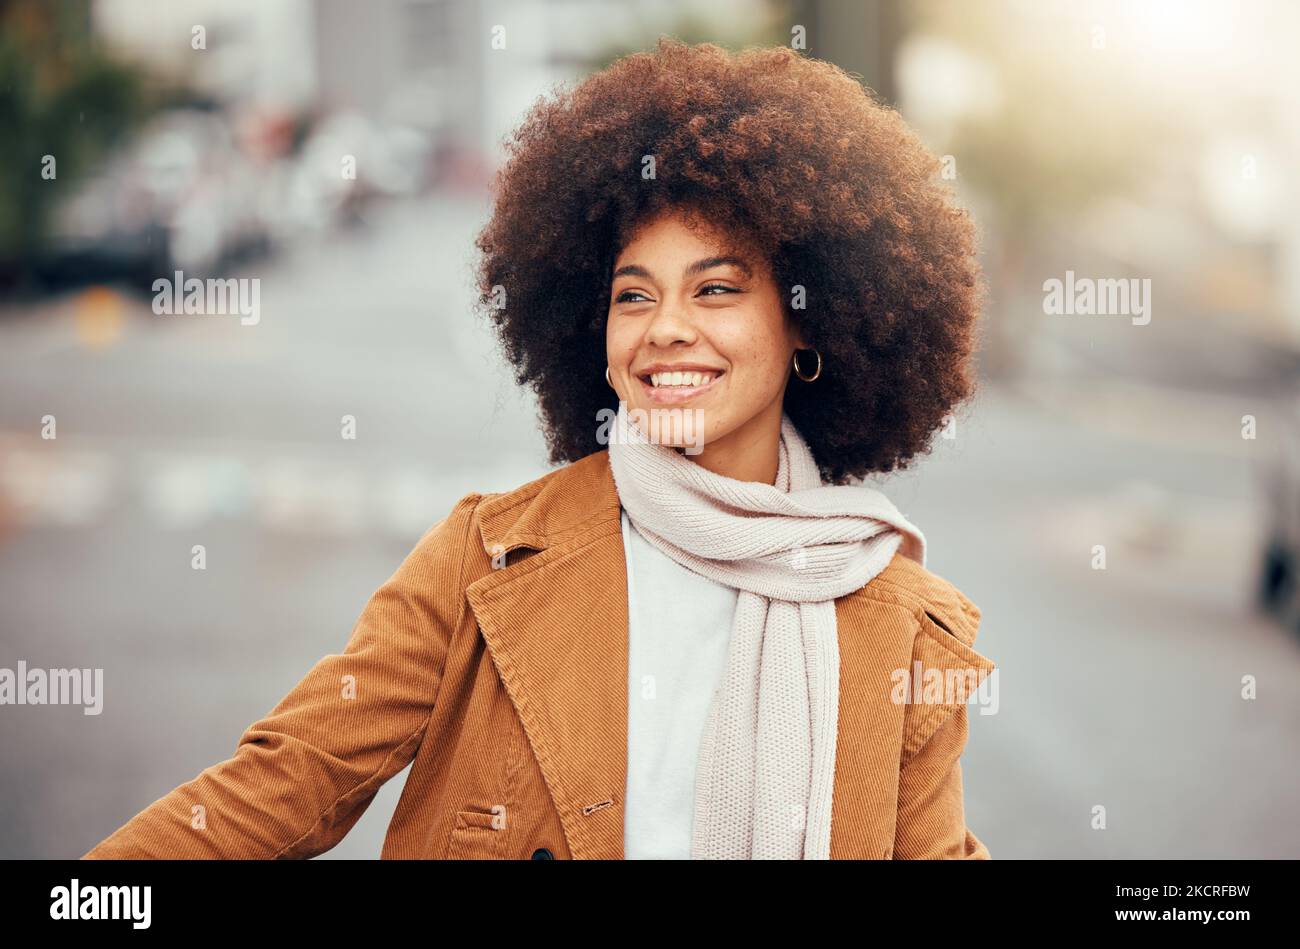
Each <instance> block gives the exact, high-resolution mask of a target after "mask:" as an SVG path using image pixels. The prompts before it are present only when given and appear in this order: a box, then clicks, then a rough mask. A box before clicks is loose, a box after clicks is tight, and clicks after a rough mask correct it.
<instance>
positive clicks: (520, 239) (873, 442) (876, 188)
mask: <svg viewBox="0 0 1300 949" xmlns="http://www.w3.org/2000/svg"><path fill="white" fill-rule="evenodd" d="M506 150H507V156H508V157H507V161H506V163H505V165H504V166H503V167H502V168H501V170H500V171H499V172H498V174H497V177H496V181H495V191H496V199H495V207H494V211H493V215H492V218H491V220H490V221H489V222H488V224H487V225H486V226H485V227H484V229H483V230H482V231H481V232H480V234H479V236H478V238H477V240H476V242H475V246H476V247H477V248H478V249H479V251H480V252H481V255H482V256H481V258H480V261H479V264H478V269H477V274H476V279H477V284H478V291H479V300H478V303H479V305H480V306H481V308H482V309H483V311H484V312H485V313H486V314H487V315H488V317H489V318H490V320H491V321H492V323H494V324H495V328H496V330H497V332H498V334H499V336H500V339H501V343H502V347H503V350H504V352H505V355H506V357H507V358H508V360H509V361H510V363H511V364H512V366H513V368H514V372H515V378H516V381H517V382H518V383H519V384H520V385H527V386H530V387H531V388H532V389H533V390H534V391H535V392H536V394H537V396H538V400H539V407H540V412H541V417H542V426H543V431H544V434H545V436H546V440H547V444H548V447H549V450H550V460H551V463H552V464H562V463H566V462H571V461H576V460H577V459H579V458H581V457H583V456H585V455H588V454H590V453H592V452H594V451H598V450H600V449H601V448H602V447H603V446H602V445H601V444H600V443H599V442H598V441H597V424H596V420H597V412H598V411H599V410H601V409H612V408H615V407H617V404H618V395H617V393H615V392H614V391H613V390H612V389H610V387H609V386H608V385H606V383H605V378H604V368H605V363H606V358H605V339H604V336H605V320H606V318H607V316H608V306H609V299H608V298H609V292H610V282H611V273H612V269H613V263H614V260H615V258H616V257H617V255H618V252H619V250H620V249H621V248H622V247H623V246H624V243H625V241H626V240H627V239H628V237H629V235H630V234H631V233H633V231H634V230H635V228H636V226H637V224H638V222H640V221H642V220H645V219H647V218H648V217H650V216H651V215H653V214H654V213H656V212H657V211H659V210H662V209H665V208H669V209H689V210H693V211H696V212H702V213H703V214H704V215H705V217H706V218H707V220H708V221H709V222H710V223H711V224H712V225H714V226H716V227H718V228H720V229H721V231H722V233H724V234H727V235H734V236H735V237H736V238H737V240H741V239H743V240H744V242H745V243H746V244H747V245H748V246H752V247H757V248H759V249H760V250H761V252H762V253H765V254H766V255H767V259H768V260H769V261H770V262H771V265H772V273H773V275H774V277H775V279H776V281H777V285H778V287H780V288H781V289H782V291H783V297H785V299H786V303H785V306H786V310H787V314H788V315H789V316H791V317H792V318H794V319H795V320H796V321H797V325H798V326H799V327H800V329H801V330H802V331H803V333H804V338H805V340H806V341H807V343H808V345H809V346H814V347H816V348H817V349H818V351H819V352H820V353H821V356H822V360H823V371H822V374H821V376H820V378H818V379H817V380H816V381H815V382H813V383H803V382H798V381H793V382H791V384H790V385H789V386H787V388H786V394H785V403H784V408H785V411H786V412H787V414H788V415H789V416H790V418H791V420H792V421H793V422H794V423H795V425H796V427H797V428H798V429H799V431H800V433H801V434H802V435H803V437H804V438H805V439H806V441H807V442H808V445H809V447H810V449H811V450H812V453H813V457H814V458H815V459H816V460H817V464H818V467H819V468H820V470H821V473H822V477H823V478H824V479H826V481H827V482H828V483H833V484H840V483H844V482H845V481H847V480H849V479H851V478H858V477H863V476H865V475H867V474H869V473H872V472H887V471H891V470H893V469H895V468H905V467H907V464H908V462H909V461H910V460H911V459H912V457H913V456H914V455H915V454H917V453H918V452H924V451H928V450H929V443H930V438H931V436H932V435H933V434H934V432H935V431H936V430H937V429H938V428H939V427H940V426H941V425H942V424H943V423H944V420H945V416H947V415H948V414H949V413H950V412H951V411H952V410H953V408H954V406H956V405H957V404H958V403H960V402H962V401H964V400H966V399H967V398H969V397H970V396H971V395H972V394H973V391H974V373H973V369H972V367H971V365H970V362H971V360H970V357H971V355H972V353H973V351H974V348H975V323H976V318H977V314H978V311H979V305H980V299H981V296H982V294H983V291H984V284H983V279H982V275H981V273H980V270H979V266H978V263H977V261H976V244H977V233H976V228H975V225H974V223H973V221H972V220H971V218H970V216H969V212H967V211H966V210H965V209H963V208H961V207H959V206H957V205H956V203H955V201H954V198H953V194H952V192H951V189H950V187H949V186H947V184H946V183H944V182H943V181H942V180H940V179H939V175H938V172H939V170H940V169H941V167H942V162H941V161H940V159H939V158H937V157H936V156H935V155H934V154H933V153H931V152H930V151H929V150H928V149H927V148H926V147H925V145H924V144H923V143H922V142H921V140H920V139H919V137H918V136H917V135H916V134H915V133H914V132H913V131H912V130H911V129H910V128H909V127H908V126H907V125H906V124H905V123H904V121H903V119H902V118H901V117H900V116H899V114H898V113H897V112H895V111H894V110H892V109H890V108H889V107H887V106H885V105H883V104H881V103H879V102H877V101H876V100H875V99H874V98H873V96H872V95H871V94H870V93H869V92H868V91H867V90H866V89H865V88H864V87H863V86H862V85H861V84H860V83H859V82H858V81H857V80H856V79H854V78H853V77H852V76H850V75H849V74H848V73H846V72H844V71H843V70H842V69H840V68H839V67H837V66H835V65H833V64H831V63H828V62H823V61H819V60H814V59H808V58H806V57H804V56H801V55H799V54H798V53H796V52H794V51H793V50H791V49H788V48H785V47H773V48H754V47H751V48H747V49H745V50H743V51H741V52H739V53H730V52H728V51H727V50H725V49H723V48H721V47H719V46H717V45H715V44H712V43H701V44H698V45H688V44H686V43H683V42H681V41H680V40H677V39H675V38H672V37H667V36H664V37H661V38H660V39H659V42H658V44H657V46H656V48H655V49H654V50H653V51H651V52H643V53H635V54H632V55H629V56H626V57H624V58H622V59H620V60H618V61H616V62H614V63H613V64H612V65H610V66H608V67H607V68H605V69H604V70H602V71H600V72H597V73H595V74H594V75H592V76H590V77H588V78H587V79H585V80H584V81H583V82H581V83H580V84H578V85H577V86H576V88H568V87H564V86H561V87H559V88H557V89H556V90H554V94H553V97H552V98H550V99H547V98H546V97H543V98H541V99H539V100H538V101H537V103H536V104H534V106H533V107H532V109H531V110H530V111H529V113H528V115H527V116H526V117H525V119H524V121H523V122H522V123H521V124H520V126H519V127H518V128H517V129H516V130H515V133H514V136H513V140H511V141H508V142H507V143H506ZM645 156H653V157H654V176H653V177H645V176H643V174H642V168H643V162H644V160H645ZM796 285H801V286H803V287H804V288H805V299H806V301H807V303H806V308H804V309H798V310H796V309H792V308H791V307H792V301H791V296H792V291H793V288H794V287H795V286H796ZM800 362H801V365H805V366H807V365H809V362H810V360H809V357H808V356H806V355H805V356H804V357H803V358H802V359H801V360H800ZM805 371H807V370H805Z"/></svg>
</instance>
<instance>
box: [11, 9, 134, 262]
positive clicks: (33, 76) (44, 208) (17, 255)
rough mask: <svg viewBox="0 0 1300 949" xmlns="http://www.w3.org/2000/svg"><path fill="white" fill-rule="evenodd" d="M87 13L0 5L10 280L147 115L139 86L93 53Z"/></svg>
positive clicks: (122, 68) (125, 70)
mask: <svg viewBox="0 0 1300 949" xmlns="http://www.w3.org/2000/svg"><path fill="white" fill-rule="evenodd" d="M88 11H89V5H88V2H86V0H71V2H58V3H43V2H40V0H3V2H0V130H3V132H2V133H0V263H3V264H7V265H8V266H10V267H14V266H17V267H18V268H19V269H20V270H21V269H22V267H23V265H24V264H25V263H27V262H30V261H31V260H32V259H34V258H35V257H36V256H37V255H38V254H39V252H40V250H41V247H42V242H43V239H44V237H45V235H46V233H47V230H48V226H49V220H50V216H51V214H52V212H53V210H54V208H55V207H56V206H57V203H58V202H59V201H60V200H62V199H64V198H66V197H67V196H68V195H69V194H70V193H71V192H72V190H73V189H74V187H75V185H76V184H77V182H78V181H79V180H80V179H81V178H82V177H83V176H84V175H85V174H86V173H87V171H88V170H90V169H91V168H92V167H93V165H94V163H95V162H96V161H97V160H99V159H100V158H102V157H103V156H104V155H105V154H106V152H107V151H108V150H109V149H110V148H111V147H112V146H113V145H114V144H116V143H117V142H119V141H121V140H122V139H123V138H124V137H125V136H126V135H127V134H129V132H130V131H131V130H132V129H133V128H134V127H135V125H136V124H137V123H138V122H139V120H140V119H142V118H143V117H144V115H145V114H146V112H147V111H148V109H149V106H148V99H149V94H148V90H147V86H146V81H145V77H144V76H143V74H142V73H141V72H140V71H138V70H137V69H135V68H134V67H131V66H128V65H125V64H123V63H121V62H118V61H117V60H115V59H114V58H113V57H111V56H109V55H108V54H107V53H105V51H103V50H102V49H100V48H99V47H98V46H96V44H95V43H94V40H93V37H92V36H91V35H90V32H89V28H88V24H89V12H88ZM46 155H52V156H54V158H55V161H56V170H57V177H56V178H54V179H52V180H46V179H45V178H42V176H41V169H42V161H43V158H44V156H46Z"/></svg>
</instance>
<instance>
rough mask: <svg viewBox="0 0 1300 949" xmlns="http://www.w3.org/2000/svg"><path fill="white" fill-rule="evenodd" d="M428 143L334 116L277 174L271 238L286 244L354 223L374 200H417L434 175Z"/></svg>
mask: <svg viewBox="0 0 1300 949" xmlns="http://www.w3.org/2000/svg"><path fill="white" fill-rule="evenodd" d="M435 144H436V141H435V136H434V135H433V134H431V133H430V132H429V131H427V130H425V129H421V128H417V127H415V126H414V125H409V124H404V123H377V122H374V121H371V120H370V119H368V118H366V117H364V116H362V115H360V114H358V113H355V112H336V113H333V114H330V115H328V116H326V117H324V118H323V119H321V120H320V121H319V122H318V123H317V124H316V125H315V127H314V128H313V129H312V130H311V131H310V132H309V133H308V135H307V137H306V139H305V140H304V142H303V144H302V147H301V149H300V150H299V152H298V154H297V155H296V156H295V158H294V159H293V161H292V163H291V164H290V165H289V166H288V167H286V168H284V169H279V170H277V175H278V176H281V177H282V179H283V180H282V181H281V182H280V184H279V186H278V187H277V188H276V189H275V190H274V192H273V193H271V194H270V195H269V196H268V200H269V201H271V202H272V205H271V206H270V207H269V208H268V210H267V217H268V219H269V220H270V221H272V222H273V225H272V227H273V231H274V234H275V236H276V238H277V239H280V240H291V239H292V238H293V237H294V236H295V235H297V234H300V233H303V232H308V233H311V232H316V231H321V230H325V229H328V228H330V227H333V226H335V225H338V224H346V223H351V222H353V221H355V220H356V219H357V217H358V215H359V212H360V210H361V208H362V207H364V206H365V205H366V204H367V203H368V202H370V201H373V200H375V199H378V198H391V197H399V196H407V195H412V194H416V193H418V192H420V191H422V190H424V189H425V188H427V187H428V185H429V183H430V181H431V180H432V174H433V156H434V146H435Z"/></svg>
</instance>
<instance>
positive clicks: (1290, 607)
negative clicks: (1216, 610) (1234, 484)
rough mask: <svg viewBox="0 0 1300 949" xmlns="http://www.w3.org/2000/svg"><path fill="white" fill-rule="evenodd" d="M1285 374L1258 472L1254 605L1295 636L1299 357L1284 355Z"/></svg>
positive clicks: (1299, 625) (1299, 556) (1298, 604)
mask: <svg viewBox="0 0 1300 949" xmlns="http://www.w3.org/2000/svg"><path fill="white" fill-rule="evenodd" d="M1288 356H1289V362H1290V371H1289V372H1287V374H1286V379H1287V381H1286V382H1285V383H1284V385H1283V389H1282V394H1281V397H1280V398H1279V400H1278V408H1279V411H1278V412H1277V414H1276V417H1274V416H1270V418H1274V421H1275V422H1276V424H1277V425H1278V431H1276V432H1272V433H1270V434H1269V438H1268V444H1269V445H1271V446H1273V448H1272V450H1271V451H1270V452H1269V453H1268V454H1267V455H1266V458H1265V461H1264V466H1263V470H1262V476H1263V482H1264V549H1263V551H1262V556H1261V569H1260V577H1259V603H1260V606H1261V607H1262V608H1263V609H1264V610H1265V611H1267V612H1269V613H1271V614H1273V615H1274V616H1276V617H1277V618H1278V619H1279V620H1280V621H1281V622H1282V623H1283V624H1285V625H1286V626H1287V627H1288V628H1289V629H1291V630H1293V631H1295V632H1296V633H1300V352H1296V351H1292V352H1290V353H1289V354H1288Z"/></svg>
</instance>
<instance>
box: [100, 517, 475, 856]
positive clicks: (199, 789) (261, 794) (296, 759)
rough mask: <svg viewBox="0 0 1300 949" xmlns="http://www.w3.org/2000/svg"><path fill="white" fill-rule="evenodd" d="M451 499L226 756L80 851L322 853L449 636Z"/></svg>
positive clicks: (454, 546) (366, 786) (376, 782)
mask: <svg viewBox="0 0 1300 949" xmlns="http://www.w3.org/2000/svg"><path fill="white" fill-rule="evenodd" d="M480 497H481V495H477V494H470V495H466V496H465V497H463V498H462V499H461V500H460V501H459V502H457V504H456V506H455V507H454V508H453V509H452V511H451V513H450V514H448V516H447V517H445V518H443V520H442V521H440V522H439V523H437V524H435V525H434V526H433V527H432V528H430V529H429V531H428V532H427V533H426V534H425V535H424V536H423V537H422V538H421V540H420V542H419V543H418V544H417V545H416V547H415V549H414V550H413V551H412V552H411V553H410V554H409V555H408V556H407V558H406V559H405V560H404V561H403V563H402V564H401V566H400V567H399V568H398V569H397V571H396V572H395V573H394V574H393V576H392V577H391V578H389V580H388V581H387V582H386V583H384V584H383V586H381V587H380V588H379V589H378V590H377V591H376V592H375V593H374V595H373V596H372V597H371V598H370V600H369V602H368V603H367V604H366V606H365V609H364V610H363V611H362V613H361V616H360V618H359V619H358V620H357V622H356V625H355V626H354V627H353V630H352V633H351V636H350V638H349V640H348V642H347V644H346V647H345V648H344V650H343V652H342V653H340V654H333V655H327V656H325V657H324V658H322V659H321V660H320V661H318V662H317V663H316V665H315V666H313V667H312V668H311V669H310V670H309V671H308V672H307V674H306V675H305V676H304V677H303V678H302V679H301V681H299V682H298V684H297V685H296V686H294V688H293V689H292V691H290V692H289V693H288V694H287V695H286V696H285V697H284V698H283V699H281V700H280V702H279V703H278V704H277V705H276V706H275V708H273V709H272V710H271V711H270V712H269V713H268V714H267V715H266V716H265V717H263V718H261V719H260V720H259V721H257V722H254V723H253V724H252V725H250V726H249V727H248V728H247V729H246V730H245V731H244V733H243V735H242V736H241V737H240V739H239V741H238V743H237V745H236V748H235V752H234V755H233V756H232V757H230V758H228V759H227V760H225V761H222V762H219V763H217V764H214V765H212V766H211V767H209V768H207V769H206V770H204V771H203V772H201V773H200V774H199V775H197V776H196V777H194V778H193V779H192V780H190V781H187V782H186V783H184V784H182V785H180V786H179V787H177V788H176V789H174V790H173V791H171V792H170V793H168V794H166V795H165V796H163V797H161V798H159V799H158V800H156V801H154V802H153V803H152V804H150V805H149V806H148V807H146V808H145V809H144V810H142V811H141V812H140V813H138V814H136V815H135V816H134V817H133V818H131V819H130V820H129V821H128V822H127V823H126V824H124V825H123V826H121V827H120V828H118V829H117V830H116V831H115V832H114V833H112V834H111V835H110V836H109V837H107V838H106V839H104V840H103V841H101V842H100V843H99V844H98V845H96V846H95V847H94V848H93V849H91V850H90V851H89V852H88V853H86V854H84V855H83V858H82V859H272V858H276V859H290V858H305V857H313V856H316V855H317V854H320V853H323V852H324V851H326V850H329V849H330V848H331V847H333V846H334V845H335V844H337V843H338V842H339V841H340V840H342V839H343V837H344V835H345V834H347V832H348V831H349V830H350V829H351V828H352V826H353V825H354V824H355V823H356V822H357V820H358V819H360V817H361V815H362V813H364V811H365V809H366V808H367V807H368V806H369V804H370V802H371V801H372V800H373V799H374V796H375V792H376V791H377V790H378V789H379V787H380V786H381V785H382V784H383V783H384V782H385V781H387V780H388V779H389V778H391V777H392V776H393V775H394V774H396V773H397V772H399V771H400V770H401V769H402V768H404V767H405V766H406V765H407V764H408V763H409V762H410V761H411V759H412V758H413V757H414V756H415V752H416V750H417V749H418V748H419V745H420V742H421V740H422V739H423V737H424V733H425V729H426V726H427V725H428V723H429V719H430V717H431V715H432V712H433V706H434V702H435V700H436V697H437V693H438V687H439V685H440V684H441V681H442V674H443V669H444V665H445V662H446V658H447V654H448V651H449V648H450V641H451V636H452V634H453V631H454V630H455V628H456V626H457V624H458V622H459V620H460V617H461V615H462V614H461V611H462V610H463V609H464V600H465V597H464V589H463V587H462V585H461V579H462V566H463V562H464V553H465V551H466V549H467V544H468V543H469V542H471V541H472V539H473V538H471V537H470V536H469V535H470V530H471V529H472V522H473V521H472V514H473V512H474V509H475V507H476V505H477V502H478V499H479V498H480Z"/></svg>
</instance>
